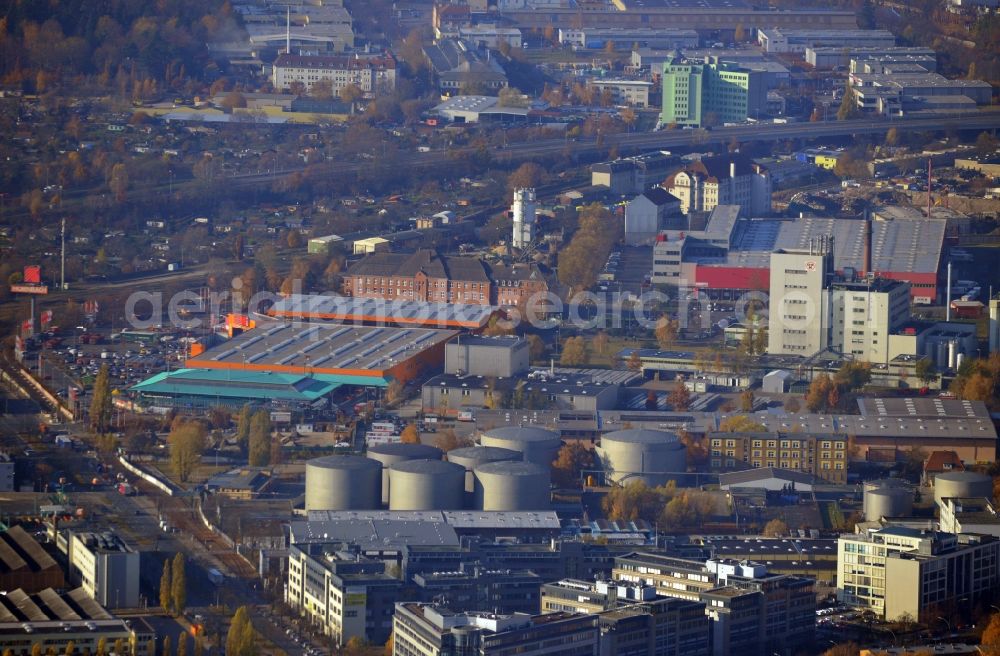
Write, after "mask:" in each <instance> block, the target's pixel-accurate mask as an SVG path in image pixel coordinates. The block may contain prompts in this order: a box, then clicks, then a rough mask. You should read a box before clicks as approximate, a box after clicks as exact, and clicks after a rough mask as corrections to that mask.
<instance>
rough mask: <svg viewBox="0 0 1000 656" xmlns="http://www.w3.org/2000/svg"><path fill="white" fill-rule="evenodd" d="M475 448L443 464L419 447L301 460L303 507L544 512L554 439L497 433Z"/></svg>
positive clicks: (532, 431)
mask: <svg viewBox="0 0 1000 656" xmlns="http://www.w3.org/2000/svg"><path fill="white" fill-rule="evenodd" d="M481 440H482V444H483V445H482V446H475V447H468V448H463V449H455V450H454V451H452V452H450V453H449V454H448V457H447V460H443V459H442V457H443V455H444V454H443V453H442V451H441V450H440V449H437V448H435V447H432V446H428V445H425V444H383V445H378V446H372V447H371V448H369V449H368V453H367V454H366V455H365V456H325V457H322V458H315V459H313V460H310V461H308V462H307V463H306V502H305V505H306V510H375V509H378V508H383V507H388V508H389V509H390V510H460V509H463V508H471V509H475V510H545V509H547V508H549V497H550V491H549V487H550V485H549V483H550V479H551V476H550V471H549V466H550V465H551V463H552V461H553V460H554V459H555V457H556V454H557V453H558V451H559V447H560V445H561V442H560V439H559V434H558V433H555V432H553V431H550V430H545V429H542V428H534V427H531V428H523V429H522V428H501V429H497V430H495V431H487V432H486V433H484V434H483V435H482V438H481Z"/></svg>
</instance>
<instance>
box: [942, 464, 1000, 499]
mask: <svg viewBox="0 0 1000 656" xmlns="http://www.w3.org/2000/svg"><path fill="white" fill-rule="evenodd" d="M948 497H963V498H969V497H972V498H983V497H986V498H992V497H993V479H991V478H990V477H989V476H987V475H986V474H978V473H976V472H970V471H957V472H945V473H944V474H938V475H937V476H935V477H934V500H935V501H936V502H938V504H939V505H940V503H941V499H946V498H948Z"/></svg>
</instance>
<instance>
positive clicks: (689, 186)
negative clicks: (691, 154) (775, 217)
mask: <svg viewBox="0 0 1000 656" xmlns="http://www.w3.org/2000/svg"><path fill="white" fill-rule="evenodd" d="M664 186H665V187H666V188H667V191H669V192H670V193H671V194H673V195H674V196H676V197H677V198H678V199H680V201H681V211H682V212H684V213H685V214H687V213H689V212H710V211H712V210H713V209H714V208H715V207H716V206H717V205H739V206H740V210H741V211H742V212H743V214H744V216H753V217H758V216H766V215H768V214H770V212H771V174H770V172H768V170H767V169H766V168H764V167H763V166H760V165H759V164H756V163H754V162H753V161H752V160H751V159H750V158H749V157H746V156H744V155H739V154H736V155H728V156H727V155H719V156H717V157H705V158H703V159H701V160H699V161H697V162H693V163H691V164H689V165H688V166H687V167H685V168H684V169H682V170H681V171H678V172H677V173H675V174H673V175H672V176H670V177H668V178H667V181H666V182H665V183H664Z"/></svg>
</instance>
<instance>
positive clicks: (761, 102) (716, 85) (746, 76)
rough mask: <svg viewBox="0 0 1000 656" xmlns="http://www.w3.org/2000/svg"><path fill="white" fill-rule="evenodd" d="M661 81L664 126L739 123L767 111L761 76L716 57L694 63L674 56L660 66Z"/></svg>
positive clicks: (679, 56)
mask: <svg viewBox="0 0 1000 656" xmlns="http://www.w3.org/2000/svg"><path fill="white" fill-rule="evenodd" d="M662 80H663V110H662V112H661V114H660V122H661V124H662V125H664V126H668V125H680V126H684V125H693V126H698V127H701V126H711V125H722V124H723V123H742V122H744V121H746V120H747V119H748V118H759V117H760V116H761V115H762V114H764V113H765V112H766V109H767V86H766V84H765V83H764V74H763V73H762V72H761V71H753V70H750V69H748V68H743V67H741V66H739V65H738V64H734V63H731V62H723V61H719V59H718V58H717V57H706V58H705V60H704V61H701V62H698V61H688V60H686V59H684V58H683V57H682V56H681V55H679V54H678V55H677V56H676V57H674V58H672V59H668V60H667V61H666V62H664V64H663V78H662Z"/></svg>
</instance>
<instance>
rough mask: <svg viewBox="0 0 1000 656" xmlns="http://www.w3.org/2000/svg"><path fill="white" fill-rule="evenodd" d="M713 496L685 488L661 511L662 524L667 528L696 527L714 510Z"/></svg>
mask: <svg viewBox="0 0 1000 656" xmlns="http://www.w3.org/2000/svg"><path fill="white" fill-rule="evenodd" d="M713 508H714V504H713V502H712V498H711V496H709V494H708V493H706V492H700V491H697V490H683V491H681V492H679V493H678V494H675V495H674V496H673V498H671V499H670V501H668V502H667V504H666V505H665V506H664V507H663V511H662V512H661V513H660V517H659V521H660V524H661V525H663V526H665V527H666V528H667V530H673V529H678V528H682V529H683V528H694V527H696V526H700V525H701V524H702V523H704V521H705V519H706V518H708V517H709V516H710V515H711V514H712V511H713Z"/></svg>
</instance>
